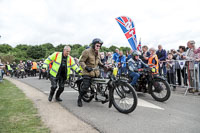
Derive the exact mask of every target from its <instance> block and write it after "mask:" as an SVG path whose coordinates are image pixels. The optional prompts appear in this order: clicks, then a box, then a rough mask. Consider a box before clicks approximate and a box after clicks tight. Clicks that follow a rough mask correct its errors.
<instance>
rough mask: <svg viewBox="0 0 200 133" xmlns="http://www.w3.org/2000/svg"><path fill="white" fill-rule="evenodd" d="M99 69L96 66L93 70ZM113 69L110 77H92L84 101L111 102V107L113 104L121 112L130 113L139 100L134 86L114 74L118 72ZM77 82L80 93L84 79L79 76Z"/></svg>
mask: <svg viewBox="0 0 200 133" xmlns="http://www.w3.org/2000/svg"><path fill="white" fill-rule="evenodd" d="M97 69H98V70H99V68H94V69H93V71H95V70H97ZM111 71H112V72H111V74H110V75H109V76H108V78H92V79H91V85H90V87H89V89H88V91H87V93H86V94H85V95H84V96H83V97H82V99H83V101H84V102H90V101H92V100H93V99H95V100H96V101H97V102H102V103H103V104H104V103H106V102H109V108H111V107H112V105H113V106H114V107H115V108H116V109H117V110H118V111H119V112H121V113H124V114H128V113H131V112H133V111H134V110H135V109H136V107H137V102H138V99H137V94H136V92H135V90H134V88H133V87H132V86H131V85H130V84H129V83H128V82H127V80H123V79H117V78H116V75H114V74H115V73H116V72H113V69H111ZM76 84H77V86H78V91H79V93H80V90H81V87H82V85H83V79H82V78H79V79H78V80H77V81H76ZM127 92H128V93H127Z"/></svg>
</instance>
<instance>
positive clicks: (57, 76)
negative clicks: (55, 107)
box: [43, 46, 81, 102]
mask: <svg viewBox="0 0 200 133" xmlns="http://www.w3.org/2000/svg"><path fill="white" fill-rule="evenodd" d="M70 51H71V48H70V46H65V47H64V50H63V52H54V53H53V54H52V55H50V56H49V57H48V58H47V59H46V60H45V61H44V64H43V66H44V67H45V68H46V69H47V68H48V66H49V64H51V63H53V65H52V67H51V69H50V81H51V91H50V94H49V98H48V100H49V101H52V98H53V95H54V93H55V90H56V88H57V83H58V84H59V89H58V90H57V92H56V97H55V99H56V101H59V102H60V101H62V99H61V98H60V95H61V93H62V92H63V91H64V84H65V80H66V79H68V78H69V75H70V69H71V68H72V69H73V70H74V71H75V72H77V73H80V72H81V70H80V69H79V67H78V66H77V65H76V64H75V61H74V59H73V58H72V57H71V56H70V55H69V54H70Z"/></svg>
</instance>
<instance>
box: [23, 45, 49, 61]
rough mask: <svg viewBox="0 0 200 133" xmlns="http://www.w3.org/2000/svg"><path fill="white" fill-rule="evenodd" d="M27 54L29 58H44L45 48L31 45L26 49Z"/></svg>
mask: <svg viewBox="0 0 200 133" xmlns="http://www.w3.org/2000/svg"><path fill="white" fill-rule="evenodd" d="M27 55H28V57H30V58H33V59H40V58H44V57H45V55H46V49H44V48H42V46H41V45H40V46H38V45H36V46H31V47H30V48H29V49H28V50H27Z"/></svg>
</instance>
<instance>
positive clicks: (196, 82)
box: [161, 60, 200, 95]
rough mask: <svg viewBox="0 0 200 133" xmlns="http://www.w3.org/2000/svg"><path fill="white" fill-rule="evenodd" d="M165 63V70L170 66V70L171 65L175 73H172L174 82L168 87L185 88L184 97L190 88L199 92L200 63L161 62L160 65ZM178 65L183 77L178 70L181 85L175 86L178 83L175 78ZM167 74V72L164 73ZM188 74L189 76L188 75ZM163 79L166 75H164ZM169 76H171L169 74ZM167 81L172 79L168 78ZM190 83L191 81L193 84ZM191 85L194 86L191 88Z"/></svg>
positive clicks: (182, 61) (191, 61)
mask: <svg viewBox="0 0 200 133" xmlns="http://www.w3.org/2000/svg"><path fill="white" fill-rule="evenodd" d="M164 62H165V67H166V70H167V67H169V66H170V64H171V66H170V68H172V66H173V65H175V73H174V76H175V77H174V78H173V79H174V82H173V84H172V83H170V86H172V87H173V86H176V87H182V88H186V90H185V93H184V95H186V94H187V92H188V90H189V89H190V88H192V89H195V90H199V91H200V82H199V80H200V79H199V76H200V73H199V72H200V62H197V61H194V60H172V61H162V62H161V63H164ZM189 64H194V65H189ZM167 65H168V66H167ZM178 65H179V67H180V69H181V70H183V71H184V77H183V75H182V72H181V70H180V78H181V85H178V84H177V81H178V76H177V66H178ZM191 66H193V68H192V70H193V73H194V74H193V77H191V71H190V70H191ZM166 73H167V72H166ZM188 74H189V75H188ZM164 76H165V77H166V76H167V75H164ZM169 76H171V75H170V74H169ZM168 78H169V79H172V77H168ZM184 78H187V79H186V80H187V86H186V85H185V83H184V81H185V79H184ZM191 79H194V81H192V80H191ZM190 81H192V82H193V83H191V82H190ZM191 84H193V85H194V86H191Z"/></svg>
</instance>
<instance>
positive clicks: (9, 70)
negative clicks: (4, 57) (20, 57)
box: [6, 62, 12, 75]
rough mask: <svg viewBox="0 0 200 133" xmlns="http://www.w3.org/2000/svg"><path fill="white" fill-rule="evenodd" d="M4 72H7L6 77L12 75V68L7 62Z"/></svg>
mask: <svg viewBox="0 0 200 133" xmlns="http://www.w3.org/2000/svg"><path fill="white" fill-rule="evenodd" d="M6 70H7V74H8V75H11V73H12V68H11V66H10V63H9V62H7V65H6Z"/></svg>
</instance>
